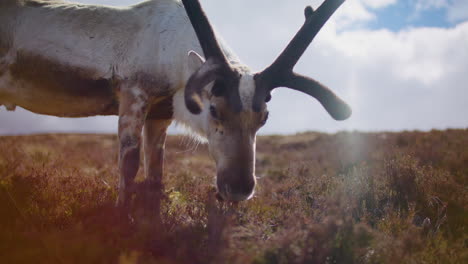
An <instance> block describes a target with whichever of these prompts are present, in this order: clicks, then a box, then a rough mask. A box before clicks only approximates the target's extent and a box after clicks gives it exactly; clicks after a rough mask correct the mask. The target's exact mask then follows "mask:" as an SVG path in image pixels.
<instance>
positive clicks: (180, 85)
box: [0, 0, 351, 208]
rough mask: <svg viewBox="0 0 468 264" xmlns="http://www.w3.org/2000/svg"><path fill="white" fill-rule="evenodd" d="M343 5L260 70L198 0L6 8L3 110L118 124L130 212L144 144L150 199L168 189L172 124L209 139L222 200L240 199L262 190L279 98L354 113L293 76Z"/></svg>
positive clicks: (309, 22) (16, 1)
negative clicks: (287, 93)
mask: <svg viewBox="0 0 468 264" xmlns="http://www.w3.org/2000/svg"><path fill="white" fill-rule="evenodd" d="M343 2H344V0H325V2H324V3H323V4H322V5H321V6H320V7H319V8H318V9H317V10H316V11H314V10H313V9H312V8H311V7H307V8H306V9H305V18H306V20H305V23H304V25H303V26H302V28H301V29H300V30H299V31H298V33H297V34H296V35H295V37H294V38H293V39H292V41H291V42H290V43H289V45H288V46H287V47H286V49H285V50H284V51H283V52H282V53H281V54H280V55H279V57H278V58H277V59H276V60H275V61H274V62H273V64H271V65H270V66H268V67H267V68H265V69H264V70H263V71H261V72H257V73H255V72H252V71H251V70H250V69H249V68H248V67H247V66H245V65H244V64H242V63H241V62H240V61H239V59H238V58H237V57H236V55H235V54H234V53H232V52H231V51H230V50H229V49H228V48H227V46H226V45H225V44H223V43H222V41H221V40H220V38H219V37H218V36H217V34H216V33H215V32H214V30H213V29H212V27H211V25H210V23H209V21H208V19H207V17H206V15H205V13H204V11H203V10H202V8H201V6H200V3H199V1H197V0H182V1H181V2H180V1H179V0H150V1H146V2H143V3H140V4H137V5H133V6H130V7H128V8H114V7H106V6H94V5H80V4H74V3H68V2H62V1H52V0H51V1H45V0H2V1H1V3H0V105H1V104H3V105H5V106H6V108H7V109H8V110H14V108H15V106H21V107H23V108H25V109H27V110H29V111H32V112H35V113H39V114H46V115H54V116H60V117H87V116H95V115H118V116H119V122H118V138H119V146H120V148H119V172H120V181H119V182H120V183H119V196H118V202H117V203H118V205H119V206H122V207H124V208H126V207H128V205H129V201H130V199H131V196H132V194H133V193H135V190H136V187H135V186H137V185H136V184H135V183H134V178H135V175H136V173H137V171H138V169H139V163H140V147H141V145H142V144H143V150H144V151H143V152H144V168H145V177H146V180H145V182H146V185H145V186H147V187H148V188H147V189H146V190H145V191H144V192H151V191H153V192H160V191H161V189H162V175H163V159H164V158H163V157H164V146H165V139H166V131H167V128H168V126H169V124H171V122H172V121H173V120H175V121H176V122H179V123H181V124H184V125H186V126H187V127H189V128H191V129H192V130H193V132H194V133H196V134H199V135H201V136H203V137H205V138H206V139H207V142H208V147H209V151H210V153H211V156H212V157H213V159H214V161H215V163H216V169H217V175H216V176H217V178H216V179H217V180H216V185H217V190H218V198H219V199H222V200H225V201H243V200H246V199H249V198H250V197H252V195H253V192H254V187H255V184H256V178H255V173H254V172H255V140H256V132H257V131H258V130H259V128H260V127H262V126H263V125H264V124H265V122H266V121H267V118H268V111H267V105H266V102H268V101H269V100H270V99H271V91H272V90H273V89H275V88H278V87H287V88H291V89H294V90H297V91H300V92H303V93H305V94H307V95H310V96H312V97H314V98H316V99H317V100H318V101H319V102H320V103H321V104H322V105H323V107H324V108H325V109H326V110H327V111H328V113H329V114H330V115H331V116H332V117H333V118H334V119H336V120H344V119H347V118H348V117H349V116H350V115H351V109H350V107H349V106H348V105H347V104H346V103H345V102H344V101H343V100H341V99H340V98H338V97H337V96H336V95H335V94H334V93H333V92H332V91H331V90H330V89H328V88H327V87H326V86H324V85H322V84H321V83H319V82H317V81H315V80H314V79H311V78H309V77H306V76H302V75H300V74H297V73H294V72H293V68H294V66H295V65H296V63H297V61H298V60H299V58H300V57H301V56H302V55H303V53H304V51H305V50H306V48H307V47H308V46H309V44H310V43H311V42H312V40H313V39H314V37H315V35H316V34H317V33H318V32H319V30H320V29H321V27H322V26H323V25H324V23H325V22H326V21H327V20H328V19H329V17H330V16H331V15H332V14H333V13H334V11H335V10H336V9H337V8H338V7H339V6H340V5H341V4H342V3H343ZM142 134H143V135H142Z"/></svg>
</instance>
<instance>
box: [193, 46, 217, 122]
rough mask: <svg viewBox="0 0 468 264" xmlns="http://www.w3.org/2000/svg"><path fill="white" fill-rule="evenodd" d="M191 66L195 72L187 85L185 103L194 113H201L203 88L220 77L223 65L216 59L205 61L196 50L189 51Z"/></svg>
mask: <svg viewBox="0 0 468 264" xmlns="http://www.w3.org/2000/svg"><path fill="white" fill-rule="evenodd" d="M189 67H191V68H193V69H194V72H193V73H192V75H191V76H190V78H189V79H188V80H187V83H186V86H185V93H184V97H185V105H186V106H187V109H188V110H189V111H190V112H191V113H192V114H200V113H201V111H202V108H203V103H202V92H203V88H204V87H205V86H207V85H208V84H209V83H211V82H213V81H215V80H216V78H218V76H219V71H220V69H221V67H220V64H219V63H216V62H215V59H213V58H211V59H208V60H207V61H205V59H203V57H201V56H200V55H199V54H198V53H196V52H195V51H191V52H189Z"/></svg>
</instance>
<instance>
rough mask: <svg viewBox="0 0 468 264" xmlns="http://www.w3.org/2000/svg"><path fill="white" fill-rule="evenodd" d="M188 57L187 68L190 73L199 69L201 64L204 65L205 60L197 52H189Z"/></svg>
mask: <svg viewBox="0 0 468 264" xmlns="http://www.w3.org/2000/svg"><path fill="white" fill-rule="evenodd" d="M188 57H189V61H188V63H189V68H190V69H192V71H196V70H198V69H200V67H201V66H202V65H203V63H205V59H204V58H203V57H202V56H201V55H200V54H198V53H197V52H195V51H193V50H191V51H189V53H188Z"/></svg>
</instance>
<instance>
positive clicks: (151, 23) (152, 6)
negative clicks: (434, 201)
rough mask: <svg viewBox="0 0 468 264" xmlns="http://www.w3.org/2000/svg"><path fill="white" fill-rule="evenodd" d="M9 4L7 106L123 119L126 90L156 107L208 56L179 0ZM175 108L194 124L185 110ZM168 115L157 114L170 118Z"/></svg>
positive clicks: (4, 34)
mask: <svg viewBox="0 0 468 264" xmlns="http://www.w3.org/2000/svg"><path fill="white" fill-rule="evenodd" d="M7 1H8V2H7V3H6V4H5V3H2V4H0V33H1V35H0V42H1V44H0V47H1V48H0V104H4V105H6V106H9V107H10V108H12V107H14V106H16V105H18V106H21V107H23V108H25V109H28V110H30V111H32V112H35V113H39V114H47V115H55V116H62V117H86V116H94V115H118V114H119V102H120V100H119V94H120V89H121V88H122V87H123V86H131V87H132V88H131V89H133V93H134V94H145V96H146V97H148V102H145V103H150V104H152V105H157V104H158V102H160V101H161V100H164V99H166V98H172V97H173V96H174V95H175V94H176V93H177V91H183V88H184V87H185V82H186V80H187V79H188V78H189V77H190V75H191V74H192V73H193V69H190V67H189V62H188V59H189V58H188V56H187V54H188V52H189V51H190V50H195V51H197V52H200V53H202V51H201V48H200V44H199V42H198V39H197V37H196V35H195V32H194V31H193V28H192V26H191V24H190V22H189V20H188V17H187V15H186V13H185V10H184V8H183V6H182V4H181V3H180V2H178V1H175V0H155V1H149V2H144V3H142V4H138V5H135V6H132V7H129V8H113V7H106V6H91V5H79V4H72V3H66V2H57V1H35V0H27V1H24V2H23V1H13V0H7ZM8 3H10V4H8ZM1 5H3V6H1ZM228 54H231V53H229V52H228ZM232 57H233V58H234V56H232ZM234 59H235V58H234ZM179 103H180V102H179ZM182 103H183V102H182ZM169 105H170V104H168V103H166V104H164V105H163V107H166V108H167V106H169ZM179 106H180V107H179ZM175 108H177V111H176V112H177V113H179V115H180V116H181V122H187V121H188V120H187V119H186V118H184V116H185V114H184V111H186V110H185V106H184V105H183V104H181V105H177V106H175ZM179 108H180V109H179ZM168 111H170V109H161V110H160V111H158V109H157V108H154V109H153V111H152V112H153V114H156V115H157V114H158V112H161V113H162V114H165V115H166V116H168V117H170V114H169V113H168ZM198 130H199V131H200V129H198Z"/></svg>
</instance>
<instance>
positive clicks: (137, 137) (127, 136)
mask: <svg viewBox="0 0 468 264" xmlns="http://www.w3.org/2000/svg"><path fill="white" fill-rule="evenodd" d="M147 107H148V103H147V97H146V96H145V95H144V93H143V92H142V91H141V90H139V89H138V87H125V88H122V89H121V94H120V102H119V146H120V151H119V170H120V182H119V198H118V200H117V205H118V206H119V207H121V208H122V209H124V210H128V209H129V204H130V200H131V196H132V194H133V193H134V191H135V189H136V186H135V182H134V179H135V176H136V174H137V172H138V168H139V165H140V145H141V144H140V142H141V131H142V128H143V124H144V120H145V116H146V111H147Z"/></svg>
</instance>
